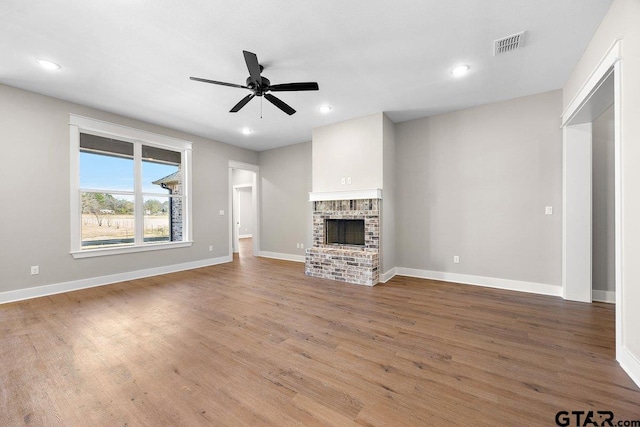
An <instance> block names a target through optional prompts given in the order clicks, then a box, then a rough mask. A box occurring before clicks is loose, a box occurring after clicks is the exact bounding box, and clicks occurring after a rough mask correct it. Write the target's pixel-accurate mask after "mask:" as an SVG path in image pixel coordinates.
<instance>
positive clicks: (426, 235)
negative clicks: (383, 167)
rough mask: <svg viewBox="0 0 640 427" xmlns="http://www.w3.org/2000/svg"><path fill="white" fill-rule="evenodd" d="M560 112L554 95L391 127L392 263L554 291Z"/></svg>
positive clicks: (558, 273) (558, 235)
mask: <svg viewBox="0 0 640 427" xmlns="http://www.w3.org/2000/svg"><path fill="white" fill-rule="evenodd" d="M561 107H562V93H561V91H553V92H548V93H543V94H539V95H533V96H528V97H524V98H519V99H514V100H510V101H505V102H500V103H495V104H490V105H485V106H481V107H476V108H471V109H467V110H462V111H457V112H453V113H448V114H442V115H438V116H432V117H427V118H423V119H417V120H413V121H409V122H404V123H399V124H396V147H397V152H396V156H397V157H396V162H397V169H396V170H397V181H396V189H397V193H396V237H397V265H398V266H399V267H407V268H416V269H421V270H428V271H438V272H451V273H461V274H469V275H474V276H483V277H491V278H501V279H510V280H520V281H526V282H533V283H543V284H549V285H557V286H558V285H560V284H561V279H562V276H561V268H562V264H561V261H562V134H561V131H560V114H561V113H562V110H561ZM545 206H553V208H554V213H553V215H545V214H544V212H545ZM454 255H457V256H459V257H460V263H459V264H454V263H453V256H454Z"/></svg>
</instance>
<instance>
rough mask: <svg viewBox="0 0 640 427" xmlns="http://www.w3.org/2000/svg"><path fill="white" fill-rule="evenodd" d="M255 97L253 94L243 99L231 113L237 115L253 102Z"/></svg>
mask: <svg viewBox="0 0 640 427" xmlns="http://www.w3.org/2000/svg"><path fill="white" fill-rule="evenodd" d="M254 96H255V95H254V94H253V93H252V94H250V95H247V96H245V97H244V98H242V99H241V100H240V102H238V103H237V104H236V105H235V106H234V107H233V108H232V109H231V110H229V112H230V113H237V112H238V111H240V109H241V108H242V107H244V106H245V105H247V102H249V101H251V100H252V99H253V97H254Z"/></svg>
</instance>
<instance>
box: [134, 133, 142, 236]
mask: <svg viewBox="0 0 640 427" xmlns="http://www.w3.org/2000/svg"><path fill="white" fill-rule="evenodd" d="M133 192H134V208H133V210H134V212H135V215H134V223H133V225H134V231H135V238H134V245H136V246H137V245H143V244H144V196H143V195H142V142H140V141H135V142H134V143H133Z"/></svg>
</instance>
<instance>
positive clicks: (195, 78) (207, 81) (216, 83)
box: [189, 77, 249, 89]
mask: <svg viewBox="0 0 640 427" xmlns="http://www.w3.org/2000/svg"><path fill="white" fill-rule="evenodd" d="M189 78H190V79H191V80H195V81H196V82H204V83H213V84H214V85H222V86H230V87H239V88H241V89H249V88H248V87H246V86H242V85H237V84H234V83H225V82H218V81H215V80H208V79H201V78H200V77H189Z"/></svg>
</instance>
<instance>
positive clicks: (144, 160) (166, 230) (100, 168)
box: [70, 115, 191, 258]
mask: <svg viewBox="0 0 640 427" xmlns="http://www.w3.org/2000/svg"><path fill="white" fill-rule="evenodd" d="M70 128H71V132H70V133H71V159H72V162H71V164H72V170H71V212H72V218H71V224H72V227H71V228H72V229H71V253H72V254H73V256H74V257H76V258H83V257H87V256H98V255H111V254H116V253H126V252H138V251H145V250H156V249H166V248H170V247H179V246H188V245H190V227H189V225H190V209H189V206H190V200H189V189H190V182H189V177H190V173H189V172H190V171H189V162H190V159H191V143H189V142H187V141H181V140H176V139H174V138H169V137H165V136H162V135H156V134H152V133H149V132H144V131H140V130H136V129H131V128H126V127H122V126H118V125H114V124H110V123H105V122H100V121H97V120H93V119H88V118H85V117H80V116H74V115H71V127H70Z"/></svg>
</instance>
